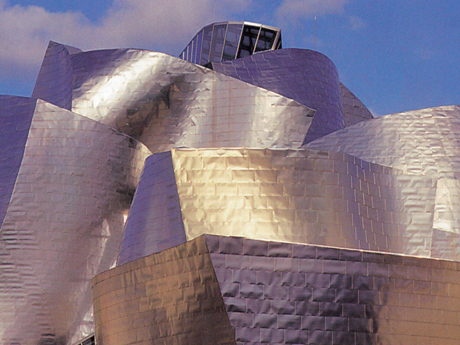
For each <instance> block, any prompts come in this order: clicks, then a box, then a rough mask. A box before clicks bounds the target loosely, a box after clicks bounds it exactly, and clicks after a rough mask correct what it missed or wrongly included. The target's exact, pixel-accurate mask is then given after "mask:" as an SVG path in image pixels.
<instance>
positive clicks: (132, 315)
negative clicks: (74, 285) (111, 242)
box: [92, 237, 236, 345]
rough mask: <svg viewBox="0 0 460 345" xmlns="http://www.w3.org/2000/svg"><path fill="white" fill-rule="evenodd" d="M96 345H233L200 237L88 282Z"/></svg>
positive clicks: (210, 264) (205, 249)
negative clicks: (92, 301) (91, 293)
mask: <svg viewBox="0 0 460 345" xmlns="http://www.w3.org/2000/svg"><path fill="white" fill-rule="evenodd" d="M92 285H93V288H92V291H93V300H94V313H95V323H96V342H97V343H98V344H104V345H124V344H130V343H133V342H135V343H137V344H163V345H166V344H177V345H185V344H217V345H236V343H235V336H234V332H233V330H232V328H231V326H230V323H229V320H228V316H227V313H226V311H225V306H224V303H223V299H222V295H221V294H220V289H219V283H218V282H217V279H216V275H215V273H214V269H213V265H212V262H211V259H210V257H209V252H208V249H207V245H206V241H205V239H204V237H202V238H200V239H197V240H195V241H193V242H187V243H185V244H183V245H181V246H178V247H175V248H172V249H168V250H165V251H162V252H161V253H158V254H156V255H153V256H150V257H145V258H141V259H139V260H136V261H131V262H129V263H127V264H125V265H122V266H118V267H116V268H114V269H111V270H109V271H107V272H104V273H102V274H99V275H97V276H96V277H94V279H93V281H92Z"/></svg>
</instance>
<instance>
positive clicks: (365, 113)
mask: <svg viewBox="0 0 460 345" xmlns="http://www.w3.org/2000/svg"><path fill="white" fill-rule="evenodd" d="M340 94H341V98H342V106H343V118H344V121H345V127H349V126H353V125H354V124H357V123H358V122H361V121H367V120H370V119H373V118H374V117H373V116H372V114H371V112H370V111H369V109H367V108H366V106H365V105H364V104H363V103H362V102H361V101H360V100H359V99H358V97H356V96H355V95H354V94H353V92H351V91H350V90H349V89H348V88H347V87H346V86H345V85H343V84H342V83H340Z"/></svg>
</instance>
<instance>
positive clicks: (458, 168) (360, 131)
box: [305, 106, 460, 260]
mask: <svg viewBox="0 0 460 345" xmlns="http://www.w3.org/2000/svg"><path fill="white" fill-rule="evenodd" d="M459 140H460V106H444V107H437V108H429V109H421V110H415V111H410V112H405V113H400V114H394V115H387V116H383V117H380V118H376V119H373V120H371V121H367V122H361V123H359V124H357V125H354V126H351V127H348V128H346V129H343V130H340V131H337V132H335V133H332V134H330V135H327V136H325V137H324V138H320V139H318V140H316V141H314V142H312V143H310V144H308V145H306V146H305V147H306V148H312V149H324V150H333V151H341V152H346V153H349V154H352V155H355V156H357V157H360V158H362V159H365V160H367V161H370V162H374V163H378V164H382V165H385V166H390V167H394V168H397V169H400V170H402V171H404V172H405V173H406V174H413V175H414V176H415V175H423V176H427V177H430V178H432V179H433V181H434V182H435V185H436V198H435V205H434V213H433V215H432V217H433V220H432V228H431V229H430V230H429V231H430V232H431V233H432V234H431V235H430V237H431V246H430V248H429V251H430V252H431V254H430V256H432V257H439V258H446V259H454V260H459V255H460V249H459V248H460V247H459V246H458V245H457V244H458V243H459V242H460V220H459V217H458V214H459V212H460V198H459V195H460V188H459V187H460V185H459V178H460V146H459V145H458V142H459ZM418 191H419V189H418V188H417V187H416V186H414V188H413V190H412V191H409V194H408V195H407V198H410V199H412V200H414V201H417V200H418V201H421V202H423V201H424V199H423V197H421V196H420V195H418ZM414 206H415V205H414ZM413 223H414V225H418V224H419V222H418V221H415V220H413ZM427 234H428V232H427ZM415 244H416V240H414V245H415ZM420 244H421V242H420ZM427 245H428V243H427ZM427 249H428V247H427Z"/></svg>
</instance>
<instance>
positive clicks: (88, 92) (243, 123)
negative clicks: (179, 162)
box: [72, 50, 314, 152]
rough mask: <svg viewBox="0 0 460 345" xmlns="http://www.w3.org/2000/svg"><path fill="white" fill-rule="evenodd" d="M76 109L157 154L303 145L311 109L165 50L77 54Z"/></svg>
mask: <svg viewBox="0 0 460 345" xmlns="http://www.w3.org/2000/svg"><path fill="white" fill-rule="evenodd" d="M72 61H73V68H74V73H75V85H74V93H73V106H72V109H73V111H74V112H77V113H79V114H83V115H85V116H87V117H89V118H92V119H94V120H96V121H100V122H102V123H104V124H107V125H109V126H112V127H114V128H116V129H118V130H120V131H121V132H123V133H126V134H128V135H130V136H133V137H134V138H136V139H138V140H140V141H141V142H143V143H144V144H145V145H146V146H147V147H149V149H150V150H152V151H153V152H162V151H165V150H169V149H171V148H172V147H181V146H188V147H220V146H223V147H229V146H237V147H240V146H247V147H299V146H300V145H301V144H302V141H303V138H304V136H305V133H306V131H307V130H308V128H309V126H310V123H311V116H313V114H314V110H312V109H310V108H308V107H306V106H303V105H301V104H299V103H297V102H296V101H294V100H291V99H288V98H285V97H283V96H280V95H279V94H276V93H274V92H270V91H267V90H265V89H262V88H258V87H256V86H253V85H250V84H247V83H244V82H242V81H239V80H235V79H234V78H231V77H228V76H225V75H222V74H219V73H216V72H213V71H210V70H209V69H206V68H204V67H200V66H197V65H194V64H191V63H188V62H186V61H184V60H181V59H178V58H174V57H172V56H168V55H165V54H161V53H152V52H148V51H137V50H110V51H94V52H88V53H82V54H77V55H73V56H72Z"/></svg>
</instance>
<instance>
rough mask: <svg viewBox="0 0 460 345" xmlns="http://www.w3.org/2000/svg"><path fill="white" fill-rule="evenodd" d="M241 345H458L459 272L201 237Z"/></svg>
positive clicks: (440, 264)
mask: <svg viewBox="0 0 460 345" xmlns="http://www.w3.org/2000/svg"><path fill="white" fill-rule="evenodd" d="M205 238H206V242H207V245H208V248H209V251H210V253H211V259H212V263H213V266H214V270H215V271H216V276H217V279H218V281H219V285H220V289H221V293H222V296H223V299H224V303H225V307H226V310H227V313H228V316H229V319H230V324H231V325H232V328H233V330H234V332H235V338H236V341H237V343H238V344H254V343H259V342H260V343H269V344H359V345H361V344H368V345H371V344H398V345H399V344H443V345H447V344H449V345H453V344H455V343H457V342H458V341H459V339H460V325H459V323H458V316H459V315H460V314H459V313H460V284H459V282H460V271H459V268H458V266H457V263H455V262H451V261H441V260H432V259H422V258H414V257H407V256H397V255H389V254H381V253H373V252H361V251H351V250H345V249H338V248H330V247H329V248H328V247H315V246H302V245H296V244H287V243H279V242H265V241H254V240H250V239H246V238H235V237H233V238H231V237H230V238H229V237H217V236H209V235H205Z"/></svg>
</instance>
